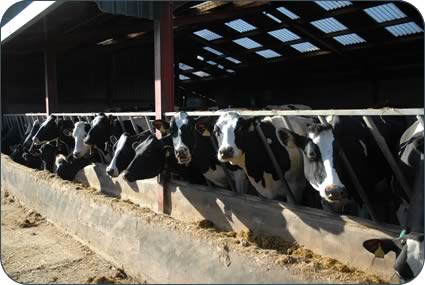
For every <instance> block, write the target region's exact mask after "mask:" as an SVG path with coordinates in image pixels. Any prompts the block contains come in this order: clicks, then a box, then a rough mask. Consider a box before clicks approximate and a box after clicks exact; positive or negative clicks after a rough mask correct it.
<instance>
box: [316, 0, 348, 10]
mask: <svg viewBox="0 0 425 285" xmlns="http://www.w3.org/2000/svg"><path fill="white" fill-rule="evenodd" d="M314 2H315V3H316V4H317V5H319V6H320V7H322V8H323V9H325V10H326V11H331V10H336V9H339V8H343V7H347V6H350V5H353V3H351V2H350V1H314Z"/></svg>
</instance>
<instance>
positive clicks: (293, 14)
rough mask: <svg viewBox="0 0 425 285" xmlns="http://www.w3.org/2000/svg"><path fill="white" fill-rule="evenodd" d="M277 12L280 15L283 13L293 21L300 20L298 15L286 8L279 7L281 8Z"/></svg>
mask: <svg viewBox="0 0 425 285" xmlns="http://www.w3.org/2000/svg"><path fill="white" fill-rule="evenodd" d="M276 10H278V11H279V12H280V13H282V14H283V15H285V16H286V17H288V18H289V19H291V20H296V19H299V18H300V17H299V16H298V15H297V14H295V13H292V12H291V11H290V10H288V9H286V8H285V7H279V8H276Z"/></svg>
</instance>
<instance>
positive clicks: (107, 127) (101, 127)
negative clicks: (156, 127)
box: [84, 113, 143, 163]
mask: <svg viewBox="0 0 425 285" xmlns="http://www.w3.org/2000/svg"><path fill="white" fill-rule="evenodd" d="M121 123H122V125H121ZM121 123H120V122H119V121H118V120H117V119H115V118H114V117H112V116H106V115H105V114H104V113H99V114H97V115H96V117H95V118H94V120H93V121H92V124H91V128H90V130H89V132H88V133H87V136H86V137H85V138H84V143H85V144H86V145H88V146H90V147H95V148H96V149H97V150H100V151H101V152H102V154H103V157H104V158H103V160H104V162H105V163H110V161H111V157H112V150H111V146H110V138H111V137H112V136H114V137H116V138H118V137H120V136H121V134H123V133H124V132H127V133H129V134H130V135H134V134H135V131H134V129H133V126H132V124H131V121H130V120H124V121H122V122H121ZM137 128H138V129H139V131H143V130H142V128H140V127H139V126H137Z"/></svg>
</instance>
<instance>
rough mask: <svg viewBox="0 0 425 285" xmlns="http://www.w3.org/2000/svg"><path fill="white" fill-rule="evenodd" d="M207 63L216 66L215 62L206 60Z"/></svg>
mask: <svg viewBox="0 0 425 285" xmlns="http://www.w3.org/2000/svg"><path fill="white" fill-rule="evenodd" d="M207 63H208V64H211V65H217V62H215V61H212V60H208V61H207Z"/></svg>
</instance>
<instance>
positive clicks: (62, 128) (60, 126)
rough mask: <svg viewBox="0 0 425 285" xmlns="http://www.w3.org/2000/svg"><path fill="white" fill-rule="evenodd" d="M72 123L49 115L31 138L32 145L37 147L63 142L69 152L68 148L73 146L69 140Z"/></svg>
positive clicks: (70, 139)
mask: <svg viewBox="0 0 425 285" xmlns="http://www.w3.org/2000/svg"><path fill="white" fill-rule="evenodd" d="M73 128H74V123H73V122H72V121H71V120H62V119H58V118H56V116H54V115H50V116H49V117H47V119H46V120H45V121H44V122H43V123H42V124H41V125H40V128H39V129H38V131H37V133H36V134H35V135H34V136H33V138H32V140H33V143H34V144H35V145H37V146H40V145H42V144H45V143H47V142H56V143H57V142H59V141H61V142H63V143H64V146H65V147H66V148H67V150H66V151H67V152H68V153H69V152H70V148H72V147H73V146H74V141H73V139H72V138H71V134H72V130H73Z"/></svg>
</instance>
